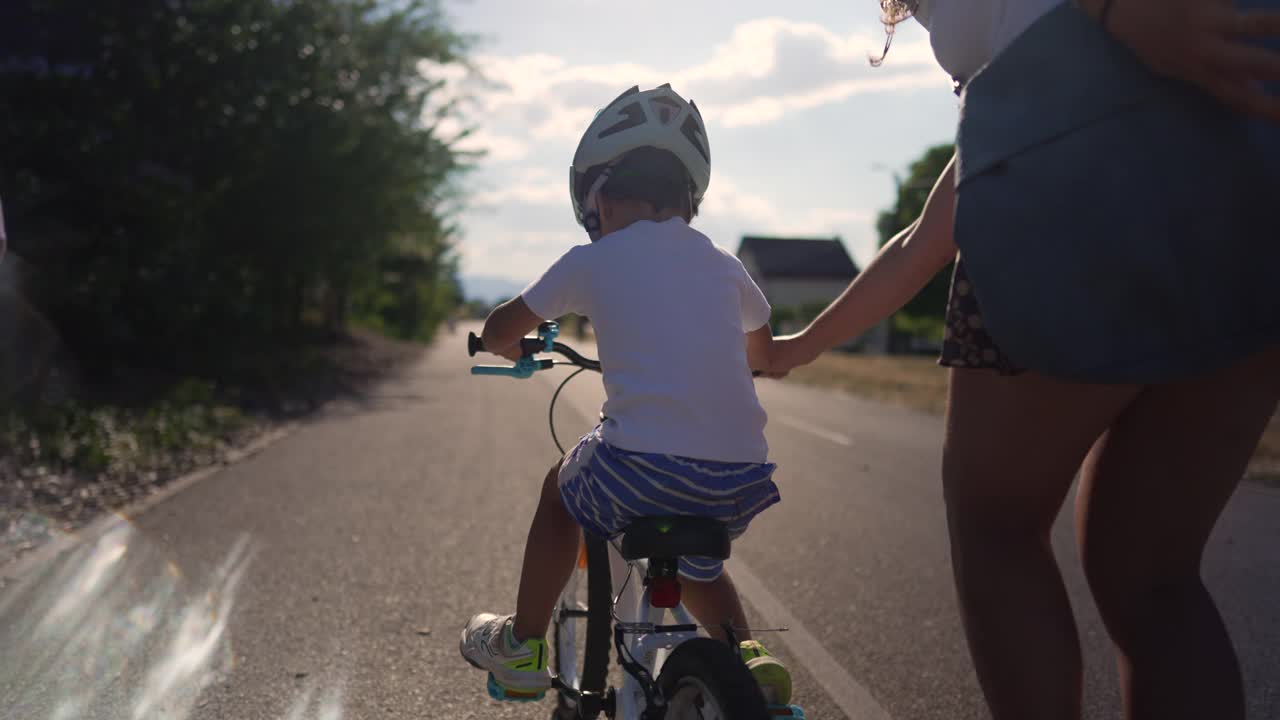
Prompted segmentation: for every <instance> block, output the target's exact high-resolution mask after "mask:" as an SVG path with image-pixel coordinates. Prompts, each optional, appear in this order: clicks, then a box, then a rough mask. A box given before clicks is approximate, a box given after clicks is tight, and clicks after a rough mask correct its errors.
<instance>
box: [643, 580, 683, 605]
mask: <svg viewBox="0 0 1280 720" xmlns="http://www.w3.org/2000/svg"><path fill="white" fill-rule="evenodd" d="M649 604H650V605H652V606H654V607H656V608H673V607H675V606H677V605H679V604H680V581H679V580H677V579H675V578H673V577H656V578H654V579H653V580H651V581H650V582H649Z"/></svg>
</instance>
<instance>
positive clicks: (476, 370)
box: [471, 365, 532, 378]
mask: <svg viewBox="0 0 1280 720" xmlns="http://www.w3.org/2000/svg"><path fill="white" fill-rule="evenodd" d="M471 374H472V375H502V376H505V377H513V378H527V377H529V375H530V374H532V373H529V372H526V371H525V370H523V369H521V368H517V367H509V366H506V365H476V366H475V367H473V368H471Z"/></svg>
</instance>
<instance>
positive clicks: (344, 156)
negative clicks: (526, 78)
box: [0, 0, 469, 375]
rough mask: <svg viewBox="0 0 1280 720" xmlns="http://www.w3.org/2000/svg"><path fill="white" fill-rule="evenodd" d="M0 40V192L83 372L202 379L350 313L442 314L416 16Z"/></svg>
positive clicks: (449, 108) (142, 3)
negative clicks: (160, 372)
mask: <svg viewBox="0 0 1280 720" xmlns="http://www.w3.org/2000/svg"><path fill="white" fill-rule="evenodd" d="M5 13H6V14H7V15H6V17H5V18H4V19H6V20H9V21H10V22H6V23H0V48H2V49H0V96H3V97H4V98H5V100H6V101H5V102H4V103H0V146H3V147H4V148H5V149H6V155H7V157H6V162H5V163H4V165H3V166H0V195H3V197H4V199H5V209H6V211H7V212H8V215H9V220H10V222H9V225H10V236H11V238H12V241H13V246H14V249H15V250H16V251H17V252H18V253H19V254H21V255H22V256H23V257H24V258H25V259H27V260H28V261H29V264H30V265H31V266H32V267H33V268H34V271H33V274H32V283H31V290H32V293H31V294H32V298H33V301H34V303H35V304H36V305H37V306H38V307H39V308H40V309H41V310H43V311H44V312H45V313H46V314H47V315H48V317H50V318H51V320H52V321H53V322H54V324H55V325H57V326H58V328H59V330H60V331H61V332H62V334H63V336H64V337H65V338H67V340H68V342H69V343H70V344H71V345H72V348H73V350H74V351H75V354H76V355H77V356H78V357H79V358H80V360H81V364H82V365H84V366H85V367H87V368H89V369H96V370H99V371H101V372H102V373H103V374H107V375H109V374H110V372H111V371H112V370H116V369H120V368H123V367H130V368H157V369H165V370H178V371H181V372H192V371H196V372H199V371H205V372H208V371H213V372H216V371H217V370H218V369H219V365H218V363H220V362H222V361H223V359H225V358H227V357H238V356H244V355H246V354H251V353H252V352H253V351H254V350H255V349H260V348H263V347H266V346H281V345H285V346H287V345H288V344H289V343H291V342H293V341H294V340H296V339H297V338H298V337H300V336H303V335H306V334H308V333H309V332H311V331H314V330H315V329H317V328H326V327H327V329H328V330H330V331H333V330H339V329H341V328H342V327H343V326H344V325H345V324H346V323H347V321H348V319H349V311H352V312H353V313H356V314H359V313H361V312H366V311H371V310H370V309H374V310H372V311H371V312H373V314H375V315H377V316H378V317H379V318H381V319H382V321H383V322H382V326H383V327H385V328H387V329H388V330H389V331H391V332H394V333H395V334H397V335H401V336H404V337H425V336H427V335H429V333H430V332H431V330H432V329H433V328H434V325H435V323H436V322H438V321H439V319H440V318H441V317H443V315H444V313H445V312H446V311H447V307H446V306H449V305H451V304H453V303H456V302H457V298H456V295H457V292H456V287H455V285H456V283H455V280H454V277H453V276H454V273H455V264H456V263H455V260H454V256H453V252H452V247H451V246H452V242H453V238H454V236H455V234H456V233H455V228H454V227H453V225H452V221H451V216H450V213H449V212H448V210H447V209H446V208H449V207H455V206H456V200H457V199H456V193H457V190H456V178H457V177H458V176H459V174H460V173H462V172H463V171H464V170H465V169H466V159H467V158H466V156H465V155H463V154H461V153H459V152H458V151H456V150H455V149H454V148H453V147H452V144H451V143H452V141H453V139H450V138H445V137H442V136H441V135H440V134H439V133H438V132H437V129H436V126H437V123H438V122H439V121H440V120H442V119H444V118H446V117H448V116H449V115H450V114H451V113H453V105H451V104H450V103H448V102H443V101H438V98H437V96H438V95H439V92H440V89H441V87H442V84H441V83H440V82H438V81H436V80H434V79H433V78H432V77H430V75H429V74H424V68H438V67H441V66H445V65H450V64H465V53H466V51H467V48H468V47H469V41H468V39H467V38H465V37H462V36H460V35H458V34H457V33H455V32H453V31H452V30H450V29H449V27H448V25H447V23H446V21H445V18H444V16H443V15H442V12H441V11H440V9H439V8H438V6H437V4H436V3H435V2H433V1H431V0H419V1H409V2H390V1H387V2H379V1H377V0H307V1H305V2H304V1H302V0H164V1H163V2H161V1H159V0H19V2H18V3H16V4H15V5H13V6H10V7H9V8H8V9H7V10H6V11H5Z"/></svg>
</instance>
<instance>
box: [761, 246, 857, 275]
mask: <svg viewBox="0 0 1280 720" xmlns="http://www.w3.org/2000/svg"><path fill="white" fill-rule="evenodd" d="M748 255H750V256H751V260H752V264H754V265H755V267H756V269H757V270H758V271H759V273H760V275H761V276H762V277H766V278H783V277H786V278H832V279H835V278H839V279H841V280H852V279H853V278H854V276H856V275H857V274H858V266H857V265H855V264H854V262H853V258H851V257H849V253H848V251H846V250H845V249H844V243H842V242H840V238H829V239H811V238H773V237H753V236H747V237H744V238H742V244H741V245H739V246H738V257H739V258H745V257H747V256H748Z"/></svg>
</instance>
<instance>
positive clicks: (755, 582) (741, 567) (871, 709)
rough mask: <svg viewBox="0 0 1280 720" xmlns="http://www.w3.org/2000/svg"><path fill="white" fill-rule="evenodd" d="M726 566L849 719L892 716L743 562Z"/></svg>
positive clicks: (873, 719) (883, 719)
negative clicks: (782, 630) (783, 629)
mask: <svg viewBox="0 0 1280 720" xmlns="http://www.w3.org/2000/svg"><path fill="white" fill-rule="evenodd" d="M725 567H726V568H728V570H729V575H730V576H731V577H732V578H733V584H734V585H735V586H736V587H737V588H738V592H739V593H740V594H741V595H742V596H743V597H744V598H746V600H747V602H748V603H750V604H751V605H752V606H754V607H755V609H756V610H759V611H760V614H761V616H762V617H763V619H764V621H765V622H766V623H767V624H769V625H771V626H782V627H786V628H787V632H784V633H779V634H778V637H779V639H781V640H782V642H783V643H784V644H786V646H787V647H789V648H791V652H792V654H793V655H795V658H796V659H797V660H799V661H800V663H801V664H802V665H804V666H805V669H806V670H808V671H809V674H810V675H813V679H814V680H815V681H817V683H818V685H820V686H822V689H823V690H824V691H826V693H827V695H829V696H830V697H831V699H832V700H833V701H835V704H836V706H838V707H839V708H840V709H841V710H843V711H844V714H845V715H848V716H849V719H850V720H892V719H891V718H890V716H889V713H888V711H886V710H885V709H884V708H883V707H881V706H880V703H878V702H876V699H875V698H874V697H872V695H871V693H870V692H869V691H868V690H867V689H866V688H865V687H864V686H863V685H862V684H861V683H859V682H858V681H857V680H855V679H854V678H853V676H852V675H850V674H849V671H848V670H845V668H844V666H843V665H841V664H840V663H839V662H837V661H836V659H835V658H834V657H832V656H831V653H829V652H827V649H826V648H825V647H823V646H822V643H821V642H819V641H818V639H817V638H816V637H814V636H813V634H812V633H810V632H809V631H808V630H807V629H805V627H804V625H801V624H800V621H799V620H797V619H796V617H795V616H794V615H792V614H791V613H790V612H788V610H787V608H786V606H785V605H783V604H782V601H781V600H779V599H778V598H776V597H774V595H773V593H771V592H769V590H768V589H767V588H765V586H764V583H762V582H760V578H758V577H756V575H755V573H753V572H751V569H750V568H748V567H747V566H746V564H744V563H743V562H742V561H741V560H737V559H734V558H730V559H729V560H727V561H725ZM801 705H802V706H803V703H802V704H801Z"/></svg>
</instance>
